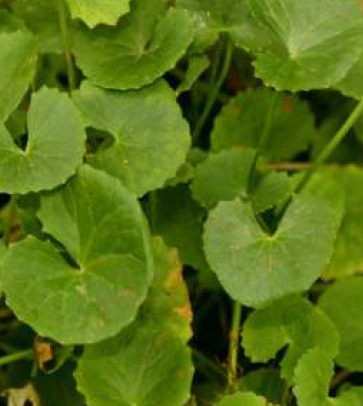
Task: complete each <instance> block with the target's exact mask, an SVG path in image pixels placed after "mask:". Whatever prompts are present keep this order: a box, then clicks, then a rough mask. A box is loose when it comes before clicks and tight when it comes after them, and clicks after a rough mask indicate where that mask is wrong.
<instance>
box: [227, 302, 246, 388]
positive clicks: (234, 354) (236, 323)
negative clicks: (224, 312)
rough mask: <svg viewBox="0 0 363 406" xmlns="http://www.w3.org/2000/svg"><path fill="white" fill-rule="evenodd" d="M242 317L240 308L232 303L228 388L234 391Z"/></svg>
mask: <svg viewBox="0 0 363 406" xmlns="http://www.w3.org/2000/svg"><path fill="white" fill-rule="evenodd" d="M241 317H242V306H241V305H240V304H239V303H237V302H234V305H233V317H232V326H231V332H230V336H229V357H228V376H227V379H228V387H229V388H230V389H235V387H236V383H237V378H238V353H239V335H240V325H241Z"/></svg>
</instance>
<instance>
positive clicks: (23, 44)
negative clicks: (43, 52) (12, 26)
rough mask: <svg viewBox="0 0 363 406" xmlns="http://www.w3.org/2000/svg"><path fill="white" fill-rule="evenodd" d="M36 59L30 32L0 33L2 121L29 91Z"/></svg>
mask: <svg viewBox="0 0 363 406" xmlns="http://www.w3.org/2000/svg"><path fill="white" fill-rule="evenodd" d="M36 60H37V58H36V42H35V40H34V37H33V36H32V35H31V34H30V33H28V32H26V31H16V32H12V33H7V32H2V33H0V66H1V70H0V93H1V97H0V122H1V121H5V120H6V119H7V118H8V117H9V115H10V114H11V113H12V112H13V111H14V110H15V109H16V107H17V106H18V104H19V103H20V102H21V100H22V98H23V96H24V95H25V93H26V92H27V90H28V87H29V83H30V81H31V80H32V78H33V76H34V74H35V65H36Z"/></svg>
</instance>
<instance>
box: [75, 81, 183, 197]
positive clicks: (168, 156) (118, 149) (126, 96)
mask: <svg viewBox="0 0 363 406" xmlns="http://www.w3.org/2000/svg"><path fill="white" fill-rule="evenodd" d="M74 100H75V102H76V104H77V105H78V107H79V108H80V110H81V111H82V113H83V115H84V117H85V119H86V121H87V123H88V124H89V125H90V126H92V127H94V128H96V129H98V130H102V131H107V132H109V133H110V134H112V136H113V137H114V143H113V144H112V145H111V146H110V147H109V148H107V149H103V150H100V151H99V152H97V153H96V154H95V155H93V156H91V157H90V158H89V160H88V162H89V163H90V164H92V165H93V166H94V167H96V168H99V169H103V170H105V171H106V172H108V173H109V174H111V175H113V176H115V177H117V178H118V179H120V180H121V181H122V182H123V183H124V184H125V185H126V186H127V187H128V188H129V189H130V190H131V191H132V192H134V193H136V194H137V195H138V196H142V195H144V194H145V193H147V192H149V191H151V190H154V189H157V188H159V187H161V186H163V184H164V183H165V181H166V180H167V179H169V178H171V177H173V176H174V175H175V174H176V172H177V170H178V168H179V167H180V166H181V165H182V164H183V163H184V162H185V160H186V155H187V152H188V149H189V146H190V134H189V128H188V124H187V122H186V121H185V120H184V119H183V117H182V114H181V111H180V108H179V106H178V104H177V103H176V99H175V93H174V92H173V91H172V90H171V89H170V88H169V87H168V85H167V84H166V83H165V82H164V81H158V82H156V83H155V84H153V85H152V86H150V87H147V88H145V89H142V90H140V91H138V92H135V91H129V92H115V91H109V90H102V89H100V88H97V87H95V86H93V85H91V84H90V83H89V82H86V83H84V84H83V86H82V88H81V90H80V91H78V92H76V93H75V95H74Z"/></svg>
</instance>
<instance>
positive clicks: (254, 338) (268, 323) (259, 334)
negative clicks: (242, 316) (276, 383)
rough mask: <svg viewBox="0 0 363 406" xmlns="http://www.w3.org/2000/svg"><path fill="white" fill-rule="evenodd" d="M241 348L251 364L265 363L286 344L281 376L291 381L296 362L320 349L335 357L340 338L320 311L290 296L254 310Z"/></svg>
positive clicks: (244, 328) (245, 327) (243, 336)
mask: <svg viewBox="0 0 363 406" xmlns="http://www.w3.org/2000/svg"><path fill="white" fill-rule="evenodd" d="M242 345H243V347H244V349H245V351H246V355H247V356H248V357H250V358H251V360H252V361H253V362H267V361H269V360H271V359H273V358H275V356H276V354H277V352H278V351H279V350H281V349H282V348H284V347H285V346H286V345H288V349H287V351H286V353H285V356H284V358H283V360H282V361H281V376H282V377H283V378H284V379H286V380H287V381H288V382H291V379H292V376H293V372H294V369H295V366H296V363H297V362H298V360H299V359H300V357H301V356H302V355H303V354H304V353H305V352H306V351H307V350H309V349H310V348H313V347H320V348H322V349H324V351H325V352H326V353H327V355H329V356H331V357H335V356H336V355H337V354H338V345H339V336H338V332H337V331H336V329H335V326H334V325H333V323H332V322H331V321H330V320H329V319H328V317H327V316H325V314H324V313H323V312H322V311H321V310H320V309H319V308H317V307H315V306H313V305H312V304H311V303H310V302H309V301H308V300H305V299H302V298H300V297H291V298H285V299H282V300H280V301H278V302H275V303H274V304H272V305H271V306H270V307H267V308H265V309H261V310H256V311H254V312H253V313H252V314H251V315H250V316H249V318H248V319H247V321H246V323H245V324H244V327H243V333H242Z"/></svg>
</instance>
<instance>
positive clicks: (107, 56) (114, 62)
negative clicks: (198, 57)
mask: <svg viewBox="0 0 363 406" xmlns="http://www.w3.org/2000/svg"><path fill="white" fill-rule="evenodd" d="M192 39H193V26H192V21H191V19H190V18H189V16H188V13H187V12H185V11H184V10H176V9H174V8H170V7H169V8H168V0H133V1H132V2H131V12H130V14H129V15H127V16H125V17H124V18H122V19H121V20H120V21H119V23H118V25H117V27H115V28H110V27H99V28H96V29H93V30H89V29H87V28H86V27H85V26H82V25H79V26H78V28H77V30H76V32H75V37H74V40H75V57H76V62H77V65H78V66H79V67H80V68H81V69H82V71H83V73H84V74H85V76H87V77H88V78H89V79H90V80H91V81H92V82H93V83H95V84H96V85H98V86H101V87H106V88H112V89H119V90H124V89H138V88H140V87H142V86H145V85H148V84H150V83H152V82H154V81H155V80H156V79H158V78H160V77H161V76H163V75H164V74H165V73H166V72H167V71H168V70H170V69H172V68H173V67H174V66H175V65H176V63H177V61H178V60H179V59H180V58H181V57H182V56H183V55H184V54H185V52H186V50H187V48H188V46H189V45H190V43H191V41H192Z"/></svg>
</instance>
